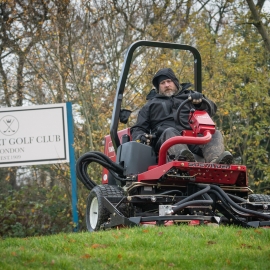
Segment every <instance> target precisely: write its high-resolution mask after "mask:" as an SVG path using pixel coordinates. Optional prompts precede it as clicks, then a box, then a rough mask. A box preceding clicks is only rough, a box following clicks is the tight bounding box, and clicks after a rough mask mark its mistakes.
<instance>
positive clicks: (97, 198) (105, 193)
mask: <svg viewBox="0 0 270 270" xmlns="http://www.w3.org/2000/svg"><path fill="white" fill-rule="evenodd" d="M122 196H123V191H122V190H120V188H119V187H117V186H114V185H98V186H95V187H94V188H93V189H92V190H91V192H90V193H89V195H88V197H87V204H86V215H85V219H86V227H87V230H88V231H89V232H94V231H98V230H99V229H100V226H101V225H102V224H103V223H105V222H107V221H108V218H109V217H110V213H109V211H108V210H107V209H106V208H105V207H104V204H103V200H102V197H110V198H112V197H117V198H120V197H122Z"/></svg>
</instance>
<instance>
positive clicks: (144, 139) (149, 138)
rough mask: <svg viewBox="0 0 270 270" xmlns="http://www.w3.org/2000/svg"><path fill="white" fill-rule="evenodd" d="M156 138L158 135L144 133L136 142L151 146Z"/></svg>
mask: <svg viewBox="0 0 270 270" xmlns="http://www.w3.org/2000/svg"><path fill="white" fill-rule="evenodd" d="M155 138H156V135H154V134H147V133H144V134H142V135H141V136H140V137H139V139H138V140H136V141H137V142H140V143H143V144H147V145H150V144H151V142H152V139H155Z"/></svg>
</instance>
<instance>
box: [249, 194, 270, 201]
mask: <svg viewBox="0 0 270 270" xmlns="http://www.w3.org/2000/svg"><path fill="white" fill-rule="evenodd" d="M248 199H249V201H250V202H270V195H265V194H250V195H249V196H248Z"/></svg>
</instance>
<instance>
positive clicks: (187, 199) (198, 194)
mask: <svg viewBox="0 0 270 270" xmlns="http://www.w3.org/2000/svg"><path fill="white" fill-rule="evenodd" d="M203 186H204V185H203ZM209 190H210V185H206V187H205V188H204V189H202V190H199V191H197V192H196V193H194V194H192V195H190V196H188V197H186V198H185V199H183V200H182V201H180V202H178V203H176V204H174V206H175V205H182V204H183V203H185V202H188V201H191V200H193V199H194V198H196V197H198V196H200V195H202V194H204V193H206V192H208V191H209Z"/></svg>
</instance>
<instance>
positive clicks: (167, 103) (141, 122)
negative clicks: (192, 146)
mask: <svg viewBox="0 0 270 270" xmlns="http://www.w3.org/2000/svg"><path fill="white" fill-rule="evenodd" d="M181 86H182V89H181V91H180V92H179V93H178V94H176V95H175V96H174V95H173V96H170V97H167V96H164V95H160V94H156V95H154V97H152V98H151V99H149V101H148V102H147V103H146V104H145V105H144V106H143V107H142V109H141V110H140V111H139V114H138V118H137V123H136V125H135V126H133V127H132V128H131V135H132V140H134V141H135V140H139V139H140V137H141V135H143V134H144V133H147V134H157V136H160V135H161V133H162V132H163V131H164V130H165V129H166V128H168V127H173V128H175V129H177V130H179V131H180V132H181V131H182V130H184V128H183V127H182V126H180V124H178V121H177V120H176V112H177V109H178V107H179V106H180V104H181V103H182V102H183V101H185V100H186V99H187V98H188V96H189V95H190V94H191V93H194V91H192V90H190V89H189V87H190V86H191V84H189V83H188V84H181ZM204 98H205V97H204ZM207 100H208V99H207ZM208 101H209V103H210V104H211V106H212V112H213V115H214V114H215V112H216V110H217V107H216V105H215V103H214V102H212V101H210V100H208ZM192 108H194V109H196V110H206V111H207V112H208V113H209V114H210V112H209V111H208V109H207V106H206V104H205V103H201V104H198V105H194V104H192V103H191V102H187V103H186V104H185V106H184V107H183V108H182V110H181V113H180V117H181V120H182V122H183V123H184V124H185V125H188V117H189V113H190V110H191V109H192ZM213 115H210V116H213ZM156 141H157V140H155V142H156ZM155 142H154V143H155Z"/></svg>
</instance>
